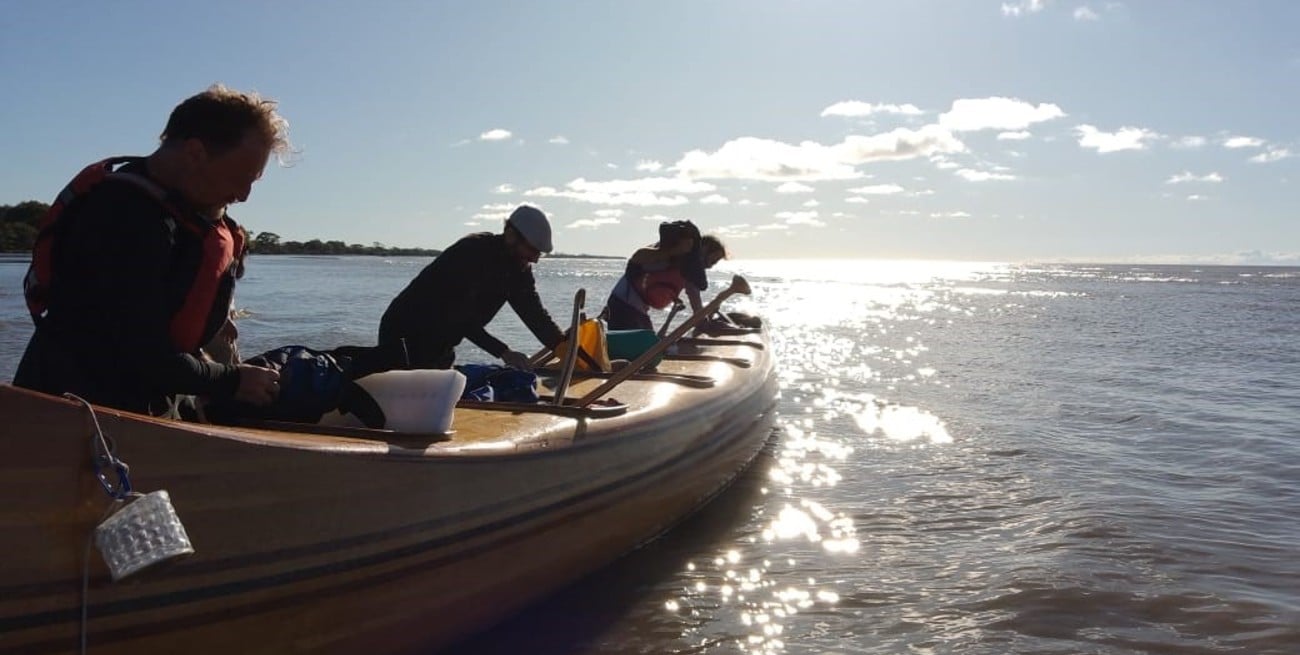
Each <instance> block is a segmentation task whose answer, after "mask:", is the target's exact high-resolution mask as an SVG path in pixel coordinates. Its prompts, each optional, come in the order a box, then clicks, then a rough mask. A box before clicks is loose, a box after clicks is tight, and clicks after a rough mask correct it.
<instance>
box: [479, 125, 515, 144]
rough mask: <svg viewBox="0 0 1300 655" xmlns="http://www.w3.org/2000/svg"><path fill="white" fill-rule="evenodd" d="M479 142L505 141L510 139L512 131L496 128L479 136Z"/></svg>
mask: <svg viewBox="0 0 1300 655" xmlns="http://www.w3.org/2000/svg"><path fill="white" fill-rule="evenodd" d="M478 138H479V141H504V140H506V139H509V138H510V130H503V129H501V128H499V127H498V128H495V129H491V130H488V131H486V132H484V133H482V134H480V135H478Z"/></svg>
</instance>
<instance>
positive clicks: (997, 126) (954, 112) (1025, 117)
mask: <svg viewBox="0 0 1300 655" xmlns="http://www.w3.org/2000/svg"><path fill="white" fill-rule="evenodd" d="M1065 115H1066V114H1065V112H1063V111H1061V108H1060V107H1058V106H1056V105H1054V104H1051V103H1039V104H1038V106H1034V104H1033V103H1029V102H1025V101H1023V100H1020V99H1018V98H1001V97H991V98H960V99H958V100H954V101H953V103H952V109H950V110H948V111H947V112H944V113H943V114H940V115H939V125H941V126H943V127H944V128H946V129H949V130H952V131H954V132H973V131H976V130H1023V129H1025V128H1027V127H1029V126H1030V125H1033V124H1034V123H1041V122H1043V121H1049V120H1052V119H1054V118H1062V117H1064V116H1065Z"/></svg>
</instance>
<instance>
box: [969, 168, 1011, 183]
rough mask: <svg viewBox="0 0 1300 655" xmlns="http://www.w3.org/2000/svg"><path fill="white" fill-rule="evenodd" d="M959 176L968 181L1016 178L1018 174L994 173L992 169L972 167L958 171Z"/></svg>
mask: <svg viewBox="0 0 1300 655" xmlns="http://www.w3.org/2000/svg"><path fill="white" fill-rule="evenodd" d="M957 176H958V177H960V178H962V179H964V180H966V181H968V182H989V181H993V180H1014V179H1016V176H1014V175H1010V174H1007V173H994V172H991V171H977V170H974V169H971V168H963V169H961V170H958V171H957Z"/></svg>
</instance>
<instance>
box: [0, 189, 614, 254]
mask: <svg viewBox="0 0 1300 655" xmlns="http://www.w3.org/2000/svg"><path fill="white" fill-rule="evenodd" d="M49 208H50V206H49V205H47V204H45V203H43V202H39V201H36V200H28V201H26V202H20V203H18V204H16V205H0V252H31V251H32V244H34V243H35V242H36V226H37V224H39V223H40V220H41V217H42V216H44V215H45V212H46V211H47V210H48V209H49ZM249 250H250V252H254V253H257V254H259V255H383V256H388V257H401V256H414V257H436V256H438V253H440V252H442V251H440V250H432V249H429V248H395V247H392V246H386V245H384V244H382V243H378V242H376V243H373V244H371V245H368V246H363V245H361V244H359V243H343V242H342V241H321V240H320V239H312V240H311V241H281V240H280V235H278V234H276V233H274V232H258V233H256V236H253V237H252V239H250V240H249ZM551 256H552V257H597V256H596V255H559V254H557V255H551Z"/></svg>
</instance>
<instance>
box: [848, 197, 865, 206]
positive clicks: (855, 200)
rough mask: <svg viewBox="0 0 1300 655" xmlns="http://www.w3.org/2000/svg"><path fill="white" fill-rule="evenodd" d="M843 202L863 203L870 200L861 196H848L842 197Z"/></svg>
mask: <svg viewBox="0 0 1300 655" xmlns="http://www.w3.org/2000/svg"><path fill="white" fill-rule="evenodd" d="M844 202H848V203H853V204H855V205H865V204H867V203H869V202H871V199H870V198H865V197H863V196H849V197H847V198H845V199H844Z"/></svg>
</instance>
